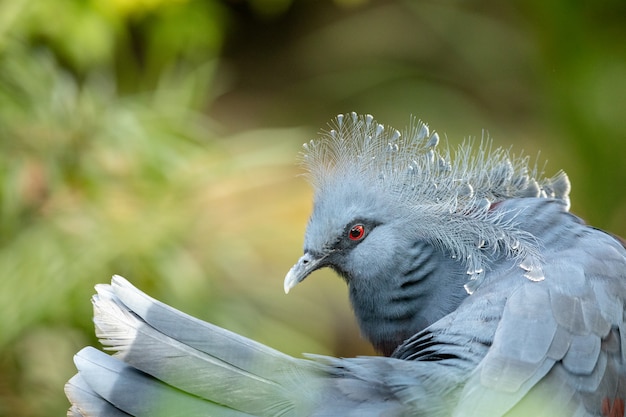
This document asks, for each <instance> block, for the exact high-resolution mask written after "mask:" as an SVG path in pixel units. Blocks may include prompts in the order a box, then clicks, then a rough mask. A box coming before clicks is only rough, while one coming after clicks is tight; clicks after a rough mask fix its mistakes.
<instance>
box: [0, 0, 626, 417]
mask: <svg viewBox="0 0 626 417" xmlns="http://www.w3.org/2000/svg"><path fill="white" fill-rule="evenodd" d="M353 110H354V111H358V112H367V113H372V114H374V115H375V116H376V118H377V119H378V120H379V121H381V122H384V123H388V124H391V125H394V126H396V127H398V128H402V127H404V126H405V124H406V123H407V122H408V120H409V117H410V115H411V114H413V115H416V116H417V117H419V118H421V119H423V120H425V121H427V122H429V124H430V125H431V128H434V129H436V130H438V131H439V132H440V133H441V134H442V136H443V135H445V136H447V138H448V140H449V142H450V143H451V144H456V143H458V142H460V141H462V140H463V138H467V137H470V136H474V137H480V136H481V135H483V134H484V133H486V132H488V133H489V135H490V136H492V137H493V138H494V140H495V142H496V144H497V145H501V146H505V147H509V146H512V147H513V150H514V151H521V150H524V151H525V153H526V154H528V155H530V156H532V157H534V156H535V155H537V154H538V151H539V149H541V151H542V153H541V155H540V157H539V160H540V161H543V160H548V162H547V164H546V165H545V172H546V174H548V175H552V174H554V173H556V172H557V171H558V170H559V169H564V170H565V171H566V172H568V173H569V175H570V178H571V180H572V183H573V191H572V206H573V207H572V210H573V211H574V212H575V213H577V214H579V215H580V216H582V217H584V218H585V219H586V220H587V221H588V222H590V223H592V224H594V225H596V226H598V227H601V228H604V229H607V230H610V231H613V232H614V233H617V234H621V235H626V169H625V162H626V2H624V1H623V0H605V1H602V2H581V1H564V0H554V1H543V0H530V1H521V0H519V1H515V0H514V1H507V2H503V1H496V0H475V1H471V0H465V1H461V0H425V1H401V0H387V1H377V0H370V1H367V0H335V1H330V0H309V1H290V0H247V1H246V0H239V1H237V0H231V1H226V0H223V1H218V0H0V415H1V416H13V417H20V416H55V415H56V416H58V415H64V413H65V409H66V408H67V406H68V404H67V402H66V400H65V397H64V394H63V384H64V382H65V381H66V380H67V379H68V378H69V377H70V376H71V375H72V374H73V373H74V369H73V364H72V355H73V354H74V352H76V351H77V350H78V349H79V348H81V347H83V346H84V345H87V344H96V345H97V341H96V340H95V338H94V336H93V328H92V322H91V304H90V301H89V299H90V296H91V295H92V294H93V286H94V285H95V284H96V283H99V282H106V281H108V280H109V278H110V276H111V275H112V274H114V273H117V274H121V275H124V276H126V277H127V278H129V279H130V280H131V281H132V282H133V283H135V284H136V285H137V286H139V287H140V288H141V289H143V290H145V291H146V292H148V293H149V294H151V295H153V296H154V297H156V298H159V299H161V300H163V301H165V302H167V303H169V304H172V305H174V306H176V307H178V308H180V309H182V310H184V311H186V312H188V313H191V314H193V315H196V316H198V317H201V318H203V319H205V320H209V321H211V322H214V323H216V324H218V325H221V326H224V327H227V328H229V329H231V330H234V331H236V332H239V333H242V334H244V335H246V336H249V337H251V338H254V339H256V340H259V341H261V342H263V343H267V344H269V345H271V346H273V347H275V348H277V349H280V350H283V351H285V352H287V353H289V354H293V355H300V353H301V352H313V353H320V354H333V355H342V356H352V355H358V354H370V353H372V351H371V350H370V348H369V347H368V345H367V344H366V343H365V342H363V341H362V340H361V339H360V337H359V333H358V330H357V329H356V326H355V324H354V320H353V318H352V315H351V312H350V308H349V305H348V300H347V293H346V288H345V285H344V284H343V283H342V282H341V281H340V280H339V279H337V278H336V277H334V276H333V274H332V273H330V272H320V273H316V274H315V275H314V276H312V277H311V278H309V279H308V280H307V281H306V282H305V283H303V284H301V285H300V286H298V287H297V288H296V289H294V291H292V293H291V294H290V295H289V296H285V295H284V294H283V292H282V281H283V277H284V274H285V273H286V271H287V270H288V269H289V267H290V266H291V264H292V263H293V262H295V261H296V259H297V258H298V257H299V256H300V254H301V246H302V235H303V231H304V227H305V224H306V219H307V215H308V211H309V209H310V207H311V192H310V189H309V187H308V185H307V184H306V182H305V180H304V179H303V178H302V177H301V176H299V174H300V173H301V170H300V168H298V166H297V165H296V164H295V162H296V160H297V153H298V152H299V149H300V145H301V143H303V142H305V141H306V140H308V139H311V138H313V137H314V136H315V134H316V132H317V131H319V129H320V128H323V127H324V126H325V124H326V123H327V121H328V120H329V119H330V118H331V117H333V116H334V115H335V114H337V113H340V112H348V111H353ZM540 166H543V165H541V164H540Z"/></svg>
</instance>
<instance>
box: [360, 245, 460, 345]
mask: <svg viewBox="0 0 626 417" xmlns="http://www.w3.org/2000/svg"><path fill="white" fill-rule="evenodd" d="M396 265H397V267H396V268H395V269H394V270H393V271H392V272H391V273H390V274H389V275H387V276H379V277H371V278H370V279H367V278H364V279H350V280H348V284H349V288H350V300H351V302H352V306H353V309H354V312H355V315H356V317H357V320H358V322H359V326H360V328H361V332H362V333H363V335H364V336H365V337H366V338H367V339H368V340H369V341H370V343H372V345H373V346H374V348H375V349H376V350H377V351H379V352H380V353H382V354H384V355H385V356H389V355H391V354H392V353H393V351H394V350H395V349H396V347H397V346H398V345H400V344H401V343H402V342H404V341H405V340H406V339H407V338H409V337H410V336H413V335H414V334H415V333H417V332H419V331H421V330H423V329H424V328H426V327H428V326H429V325H431V324H432V323H434V322H435V321H437V320H439V319H441V318H442V317H444V316H445V315H447V314H449V313H451V312H452V311H454V310H455V309H456V308H457V307H458V305H459V304H460V303H461V302H462V301H463V300H464V299H465V297H467V295H468V294H467V292H466V291H465V289H464V288H463V285H464V283H465V282H466V281H467V271H466V268H465V267H464V264H463V263H462V262H460V261H459V260H457V259H454V258H453V257H452V256H450V255H447V254H445V253H444V252H443V251H441V250H439V249H435V248H434V247H433V246H432V245H429V244H427V243H425V242H415V243H414V244H413V246H412V247H411V248H410V249H409V250H408V251H406V252H404V253H403V254H401V256H399V257H398V259H397V262H396Z"/></svg>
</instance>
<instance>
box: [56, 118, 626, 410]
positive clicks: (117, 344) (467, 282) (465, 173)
mask: <svg viewBox="0 0 626 417" xmlns="http://www.w3.org/2000/svg"><path fill="white" fill-rule="evenodd" d="M301 163H302V165H303V166H304V169H305V171H306V175H307V177H308V180H309V182H310V184H311V185H312V187H313V190H314V197H313V209H312V213H311V215H310V217H309V221H308V224H307V227H306V231H305V236H304V250H303V255H302V257H301V258H300V259H299V260H298V261H297V262H296V263H295V264H294V265H293V267H292V268H291V269H290V270H289V271H288V273H287V274H286V276H285V279H284V282H283V286H284V291H285V292H286V293H288V292H290V291H291V290H293V289H294V287H295V286H296V285H298V284H300V283H301V282H302V281H304V280H305V279H306V278H307V277H309V276H310V275H311V274H312V273H313V272H315V271H317V270H319V269H321V268H327V267H328V268H331V269H333V270H334V271H336V272H337V274H338V275H339V276H340V277H341V278H342V279H343V280H344V281H345V282H346V284H347V286H348V293H349V299H350V302H351V305H352V308H353V311H354V314H355V317H356V320H357V323H358V325H359V327H360V330H361V333H362V335H363V337H364V338H366V339H367V340H368V341H369V342H370V343H371V344H372V345H373V347H374V348H375V349H376V351H377V352H378V353H379V355H378V356H358V357H354V358H335V357H330V356H321V355H315V354H305V355H304V357H301V358H297V357H293V356H289V355H286V354H283V353H281V352H279V351H277V350H274V349H272V348H270V347H268V346H265V345H263V344H260V343H257V342H255V341H253V340H250V339H248V338H246V337H244V336H242V335H238V334H235V333H233V332H230V331H228V330H226V329H223V328H220V327H218V326H215V325H213V324H210V323H207V322H204V321H201V320H199V319H196V318H194V317H192V316H189V315H187V314H185V313H183V312H181V311H178V310H176V309H174V308H173V307H170V306H168V305H166V304H164V303H162V302H159V301H158V300H155V299H154V298H152V297H150V296H149V295H147V294H145V293H143V292H142V291H140V290H139V289H137V288H136V287H134V286H133V285H132V284H131V283H130V282H129V281H127V280H126V279H124V278H122V277H120V276H114V277H113V279H112V281H111V284H99V285H97V286H96V290H97V294H96V295H94V297H93V299H92V302H93V305H94V323H95V327H96V335H97V336H98V338H99V340H100V341H101V343H102V344H103V346H104V349H105V350H108V351H112V352H113V355H109V354H108V353H105V352H103V351H101V350H99V349H96V348H94V347H86V348H83V349H82V350H81V351H79V352H78V353H77V354H76V355H75V357H74V362H75V365H76V367H77V371H78V372H77V374H76V375H75V376H74V377H72V379H70V380H69V381H68V383H67V384H66V386H65V393H66V395H67V397H68V399H69V401H70V402H71V404H72V405H71V408H70V409H69V411H68V416H75V417H78V416H129V415H131V416H178V415H180V416H233V417H234V416H259V417H261V416H262V417H266V416H268V417H269V416H281V417H288V416H366V417H367V416H393V417H401V416H429V417H433V416H434V417H444V416H446V417H447V416H455V417H459V416H463V417H470V416H476V417H478V416H480V417H484V416H494V417H495V416H507V417H513V416H528V415H533V416H546V417H548V416H549V417H554V416H606V417H622V416H624V409H625V406H624V400H625V399H626V322H625V320H624V313H625V311H626V310H625V307H624V304H625V301H626V247H625V245H624V241H623V240H621V239H620V238H619V237H617V236H615V235H612V234H610V233H607V232H604V231H602V230H600V229H597V228H594V227H592V226H589V225H587V224H585V223H584V222H583V221H582V220H581V219H580V218H578V217H577V216H575V215H574V214H572V213H571V212H570V200H569V198H570V197H569V194H570V188H571V186H570V181H569V179H568V177H567V175H566V174H565V173H564V172H562V171H559V172H557V173H556V174H555V175H554V176H552V177H545V176H544V175H543V173H542V172H540V171H539V169H538V168H537V166H536V165H534V166H532V165H531V164H530V159H529V158H528V157H527V156H523V155H522V156H515V155H513V154H512V153H511V150H509V149H503V148H496V147H494V145H493V143H492V140H491V139H489V138H482V139H481V140H479V141H478V140H472V139H469V140H466V141H464V142H463V143H462V144H461V145H459V146H458V147H456V148H455V149H454V150H451V147H450V146H449V145H448V144H447V143H445V141H444V140H442V139H441V138H440V136H439V134H438V133H437V132H436V131H434V130H431V129H430V127H429V125H428V124H426V123H423V122H421V121H419V120H417V119H416V118H411V119H410V122H409V123H408V127H407V128H406V129H404V130H403V131H402V132H401V131H399V130H397V129H395V128H393V127H390V126H388V125H384V124H382V123H378V122H377V121H376V120H375V119H374V118H373V116H371V115H368V114H365V115H360V114H357V113H354V112H353V113H347V114H342V115H339V116H337V117H336V118H335V119H333V121H331V122H330V123H329V125H328V127H327V129H324V130H322V131H321V132H320V134H319V137H317V138H316V139H313V140H311V141H310V142H308V143H306V144H304V146H303V151H302V153H301Z"/></svg>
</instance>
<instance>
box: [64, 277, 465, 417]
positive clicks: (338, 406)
mask: <svg viewBox="0 0 626 417" xmlns="http://www.w3.org/2000/svg"><path fill="white" fill-rule="evenodd" d="M97 292H98V293H97V295H95V296H94V298H93V303H94V312H95V314H94V322H95V324H96V333H97V335H98V337H99V338H100V340H101V342H102V343H103V345H104V346H105V349H107V350H112V351H114V352H115V353H114V355H113V356H110V355H108V354H106V353H104V352H101V351H99V350H97V349H94V348H91V347H87V348H84V349H83V350H81V351H80V352H78V353H77V354H76V356H75V358H74V361H75V364H76V367H77V369H78V374H77V375H76V376H74V377H73V378H72V379H71V380H70V381H69V382H68V383H67V384H66V387H65V390H66V395H67V397H68V398H69V399H70V402H71V403H72V408H71V409H70V410H69V412H68V415H70V416H75V417H78V416H114V417H118V416H128V415H131V416H144V415H148V416H159V415H163V416H226V417H243V416H338V415H341V416H383V415H384V416H389V417H393V416H397V417H400V416H405V415H416V413H417V415H428V416H437V415H439V416H444V415H449V410H450V405H451V402H450V398H451V397H452V396H453V395H454V394H453V391H454V390H455V389H456V388H457V387H459V386H460V385H461V383H462V380H463V379H465V378H466V375H467V372H468V369H467V368H466V369H463V368H462V367H458V368H454V369H450V368H449V367H446V366H441V365H440V364H436V363H421V362H416V361H411V362H409V361H402V360H399V359H394V358H385V357H362V358H353V359H338V358H330V357H324V356H313V355H312V356H311V358H310V359H297V358H293V357H291V356H288V355H285V354H283V353H280V352H278V351H276V350H274V349H271V348H269V347H267V346H265V345H262V344H260V343H256V342H254V341H252V340H250V339H247V338H245V337H242V336H239V335H237V334H235V333H232V332H229V331H227V330H225V329H222V328H220V327H218V326H215V325H212V324H209V323H206V322H203V321H201V320H198V319H196V318H193V317H191V316H189V315H186V314H184V313H182V312H180V311H177V310H175V309H173V308H172V307H169V306H167V305H165V304H163V303H161V302H159V301H157V300H154V299H153V298H151V297H149V296H147V295H146V294H144V293H143V292H141V291H139V290H138V289H137V288H135V287H133V286H132V285H131V284H130V283H129V282H128V281H126V280H125V279H124V278H121V277H117V276H116V277H114V278H113V280H112V284H111V285H98V286H97ZM425 398H428V401H425V400H424V399H425Z"/></svg>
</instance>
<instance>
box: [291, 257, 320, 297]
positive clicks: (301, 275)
mask: <svg viewBox="0 0 626 417" xmlns="http://www.w3.org/2000/svg"><path fill="white" fill-rule="evenodd" d="M325 258H326V257H325V256H324V257H321V258H316V257H315V256H313V255H311V254H310V253H309V252H305V253H304V255H302V257H301V258H300V259H298V262H296V264H295V265H294V266H292V267H291V269H290V270H289V272H287V275H286V276H285V294H289V290H291V289H292V288H293V287H295V286H296V285H298V283H300V282H302V281H303V280H304V279H305V278H306V277H308V276H309V274H310V273H311V272H313V271H315V270H316V269H319V268H321V267H322V266H324V264H323V263H322V261H323V260H324V259H325Z"/></svg>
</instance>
